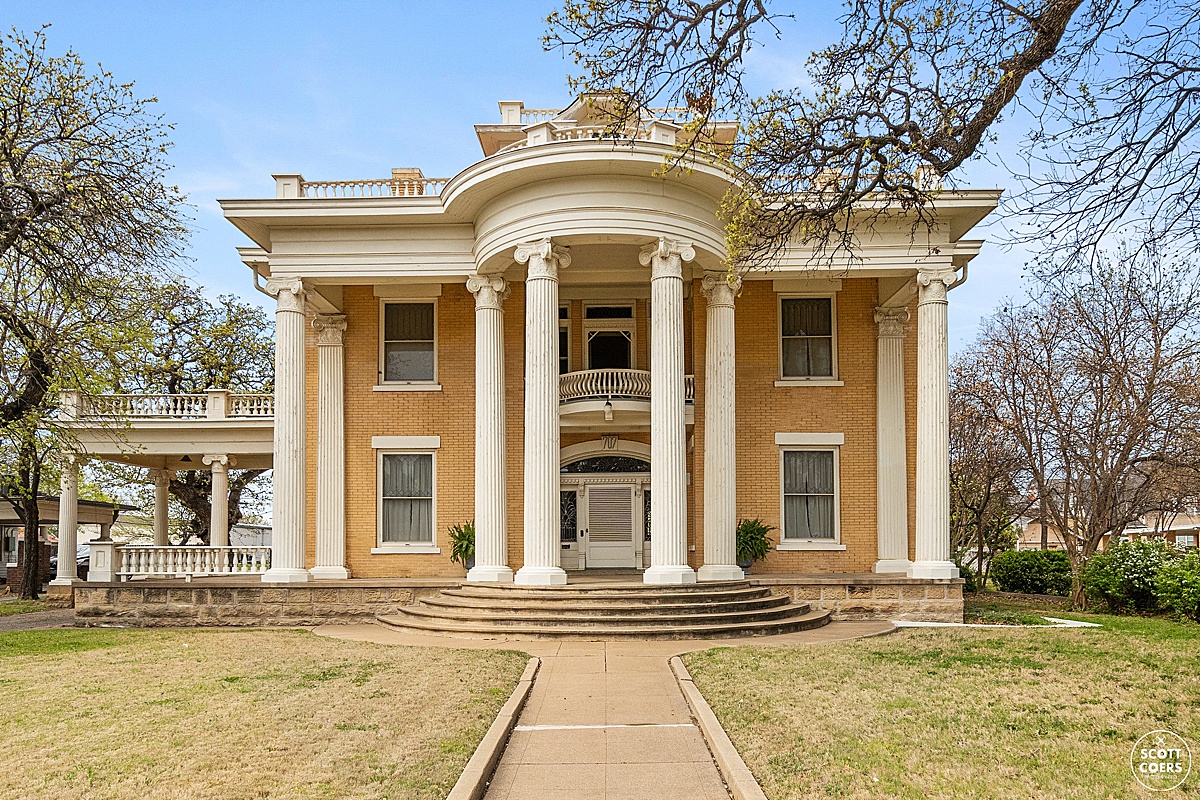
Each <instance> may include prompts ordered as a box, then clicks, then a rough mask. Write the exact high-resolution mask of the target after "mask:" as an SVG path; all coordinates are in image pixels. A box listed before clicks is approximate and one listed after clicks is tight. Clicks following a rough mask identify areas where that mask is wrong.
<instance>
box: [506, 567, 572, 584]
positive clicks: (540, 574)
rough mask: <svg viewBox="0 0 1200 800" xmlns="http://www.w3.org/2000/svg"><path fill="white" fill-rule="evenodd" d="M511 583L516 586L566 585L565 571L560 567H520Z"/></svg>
mask: <svg viewBox="0 0 1200 800" xmlns="http://www.w3.org/2000/svg"><path fill="white" fill-rule="evenodd" d="M513 583H515V584H517V585H518V586H566V585H567V573H566V572H565V571H564V570H563V569H562V567H521V568H520V569H519V570H517V574H516V576H515V577H514V578H513Z"/></svg>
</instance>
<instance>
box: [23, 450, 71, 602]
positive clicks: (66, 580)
mask: <svg viewBox="0 0 1200 800" xmlns="http://www.w3.org/2000/svg"><path fill="white" fill-rule="evenodd" d="M78 541H79V458H78V456H76V455H75V454H74V453H66V454H64V455H63V459H62V476H61V479H60V482H59V494H58V571H57V573H55V576H54V580H52V581H51V583H52V584H54V585H55V586H64V585H66V586H70V585H71V584H72V583H75V582H76V581H78V580H79V571H78V567H77V564H76V554H75V547H76V543H77V542H78ZM40 545H41V542H39V541H38V532H37V531H33V532H32V533H31V532H30V531H25V547H27V548H28V547H39V546H40Z"/></svg>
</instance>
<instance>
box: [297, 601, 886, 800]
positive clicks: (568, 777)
mask: <svg viewBox="0 0 1200 800" xmlns="http://www.w3.org/2000/svg"><path fill="white" fill-rule="evenodd" d="M892 629H893V626H892V625H891V623H888V622H833V623H830V624H829V625H826V626H824V627H821V628H817V629H815V630H811V631H804V632H801V633H793V634H786V635H783V636H763V637H752V638H746V639H722V640H717V641H595V642H576V641H562V642H559V641H553V640H518V639H508V640H483V639H451V638H444V637H437V636H418V635H410V634H405V633H401V632H400V631H395V630H389V629H387V628H383V627H381V626H377V625H324V626H321V627H319V628H317V629H316V630H315V632H316V633H317V634H319V635H322V636H331V637H334V638H341V639H352V640H356V641H371V642H377V643H379V644H392V645H406V646H417V647H457V648H464V649H472V650H474V649H493V648H503V649H519V650H522V651H524V652H527V653H529V654H530V655H534V656H537V657H538V658H540V659H541V660H542V664H541V668H540V669H539V670H538V674H537V678H536V679H535V680H534V683H533V690H532V691H531V693H530V695H529V699H528V701H527V702H526V704H525V708H524V710H523V711H522V712H521V716H520V717H519V718H518V720H517V726H516V728H515V729H514V731H513V733H512V736H511V737H510V738H509V740H508V744H507V746H506V747H505V749H504V753H503V755H502V757H501V759H500V763H499V765H498V766H497V768H496V772H495V774H494V775H493V776H492V782H491V785H490V786H489V787H488V792H487V794H486V798H488V800H518V799H519V800H535V799H536V798H572V800H591V799H592V798H614V799H615V798H656V800H657V799H662V798H670V800H692V799H693V798H695V800H710V799H713V798H719V799H720V800H728V798H729V792H728V790H727V789H726V788H725V784H724V782H723V781H722V779H721V775H720V772H719V771H718V770H717V767H716V764H715V763H714V762H713V759H712V755H711V754H710V753H709V750H708V746H707V745H706V744H705V741H704V738H703V736H702V735H701V734H700V730H699V729H698V728H697V727H696V725H695V722H694V720H693V719H692V716H691V712H690V710H689V709H688V706H687V702H686V701H685V700H684V698H683V693H682V692H681V691H680V689H679V685H678V684H677V683H676V682H675V677H674V675H673V674H672V673H671V669H670V666H669V664H668V659H670V657H671V656H673V655H679V654H681V653H687V652H692V651H695V650H704V649H707V648H710V647H731V646H738V645H800V644H817V643H821V642H833V641H843V640H846V639H856V638H859V637H862V636H872V635H876V634H880V633H887V632H889V631H891V630H892Z"/></svg>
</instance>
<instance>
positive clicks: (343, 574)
mask: <svg viewBox="0 0 1200 800" xmlns="http://www.w3.org/2000/svg"><path fill="white" fill-rule="evenodd" d="M308 574H309V576H310V577H312V579H313V580H315V581H344V580H349V578H350V570H348V569H346V568H345V567H313V568H312V569H310V570H309V571H308Z"/></svg>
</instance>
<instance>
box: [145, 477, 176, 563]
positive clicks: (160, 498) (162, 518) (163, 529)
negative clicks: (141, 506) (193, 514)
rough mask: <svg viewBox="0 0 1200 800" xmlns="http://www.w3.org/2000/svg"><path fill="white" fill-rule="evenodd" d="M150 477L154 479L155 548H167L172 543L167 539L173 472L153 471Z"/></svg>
mask: <svg viewBox="0 0 1200 800" xmlns="http://www.w3.org/2000/svg"><path fill="white" fill-rule="evenodd" d="M150 477H151V478H153V479H154V546H155V547H166V546H167V545H168V544H170V543H171V542H170V540H168V538H167V531H168V519H169V518H168V513H169V508H170V498H171V472H170V471H169V470H165V469H152V470H150Z"/></svg>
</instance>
